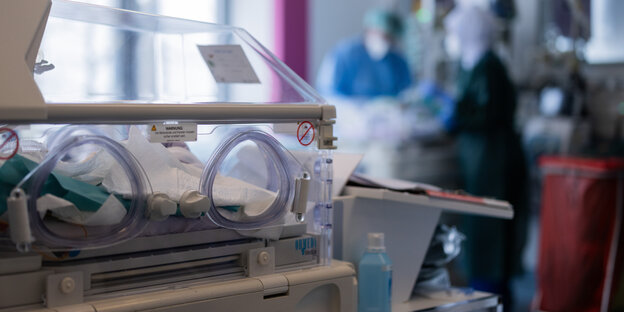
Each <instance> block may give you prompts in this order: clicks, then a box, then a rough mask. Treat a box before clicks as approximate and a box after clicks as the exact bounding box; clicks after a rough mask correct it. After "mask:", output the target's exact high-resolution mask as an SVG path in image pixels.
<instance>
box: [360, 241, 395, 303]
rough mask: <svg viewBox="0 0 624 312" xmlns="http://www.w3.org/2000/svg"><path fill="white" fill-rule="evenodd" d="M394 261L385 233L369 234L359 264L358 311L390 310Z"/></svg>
mask: <svg viewBox="0 0 624 312" xmlns="http://www.w3.org/2000/svg"><path fill="white" fill-rule="evenodd" d="M391 294H392V262H391V261H390V258H389V257H388V254H386V248H385V246H384V235H383V233H369V234H368V248H367V250H366V252H365V253H364V256H362V259H360V263H359V265H358V311H359V312H373V311H374V312H389V311H390V310H391Z"/></svg>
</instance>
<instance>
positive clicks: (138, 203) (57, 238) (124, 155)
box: [17, 135, 148, 249]
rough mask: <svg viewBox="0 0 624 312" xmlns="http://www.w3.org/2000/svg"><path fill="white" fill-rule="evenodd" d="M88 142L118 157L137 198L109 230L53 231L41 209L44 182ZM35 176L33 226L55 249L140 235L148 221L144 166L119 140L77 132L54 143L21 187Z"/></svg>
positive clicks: (31, 209) (30, 207)
mask: <svg viewBox="0 0 624 312" xmlns="http://www.w3.org/2000/svg"><path fill="white" fill-rule="evenodd" d="M85 144H95V145H98V146H100V147H102V148H103V149H104V150H106V151H107V152H109V153H110V154H111V156H113V158H115V159H116V160H117V161H118V162H119V164H120V165H121V167H122V168H123V170H124V171H125V172H126V173H127V175H128V180H129V182H130V186H131V189H132V194H133V195H134V196H133V200H132V203H131V205H130V209H129V210H128V213H127V214H126V216H125V217H124V218H123V219H122V220H121V222H119V223H118V224H116V225H111V226H107V228H108V230H106V231H99V232H100V233H103V234H99V235H91V236H90V237H87V238H67V237H63V236H61V235H58V234H57V233H54V232H53V231H50V229H48V228H47V227H46V225H45V224H44V222H43V220H42V219H41V217H40V216H39V213H38V212H37V198H38V197H39V195H40V194H41V190H42V188H43V185H44V183H45V182H46V180H47V179H48V177H49V175H50V173H52V170H53V169H54V167H55V166H56V164H57V163H58V162H59V160H61V159H62V158H63V157H64V156H65V154H66V153H67V152H68V151H70V150H71V149H72V148H76V147H79V146H82V145H85ZM29 179H32V180H31V183H30V186H29V187H28V194H29V195H30V198H29V199H28V215H29V219H30V221H31V228H32V232H33V234H34V236H35V237H36V239H37V241H39V242H40V243H42V244H44V245H45V246H47V247H49V248H51V249H54V248H59V249H65V248H67V247H71V248H80V249H87V248H93V247H105V246H109V245H113V244H116V243H119V242H122V241H125V240H128V239H131V238H133V237H136V236H137V235H139V234H140V233H141V231H142V230H143V229H144V228H145V226H146V225H147V223H148V221H147V218H146V217H145V216H146V201H147V196H148V195H147V194H148V193H147V191H148V189H147V188H146V184H145V179H144V177H143V175H142V171H141V167H140V166H139V163H138V162H137V161H136V159H135V158H134V156H133V155H132V154H131V153H130V152H129V151H128V150H127V149H125V148H124V147H123V146H122V145H121V144H119V143H117V142H116V141H114V140H112V139H110V138H108V137H104V136H98V135H81V136H73V137H70V138H68V139H66V140H65V141H63V142H61V143H60V144H59V145H57V146H54V148H53V150H52V152H51V153H49V154H48V156H47V157H46V158H45V159H44V160H43V161H42V162H41V163H40V164H39V165H38V166H37V167H36V168H35V169H34V170H32V171H31V172H30V173H29V174H28V175H27V176H26V177H24V178H23V179H22V181H21V182H20V183H19V184H18V185H17V188H19V187H21V186H22V185H23V184H24V183H25V182H26V181H27V180H29Z"/></svg>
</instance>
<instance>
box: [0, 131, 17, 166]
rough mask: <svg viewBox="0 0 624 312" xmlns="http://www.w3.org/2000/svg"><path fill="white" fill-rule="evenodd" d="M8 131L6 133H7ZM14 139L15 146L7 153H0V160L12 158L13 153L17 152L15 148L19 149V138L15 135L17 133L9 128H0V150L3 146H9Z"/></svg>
mask: <svg viewBox="0 0 624 312" xmlns="http://www.w3.org/2000/svg"><path fill="white" fill-rule="evenodd" d="M7 133H8V135H7ZM13 141H15V143H13V144H15V147H14V148H13V149H12V150H11V152H10V153H9V154H5V153H0V159H1V160H7V159H11V158H13V156H15V154H17V150H18V149H19V138H18V137H17V133H16V132H15V131H14V130H13V129H11V128H6V127H3V128H0V151H2V149H4V148H5V146H11V142H13Z"/></svg>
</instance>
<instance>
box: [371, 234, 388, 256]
mask: <svg viewBox="0 0 624 312" xmlns="http://www.w3.org/2000/svg"><path fill="white" fill-rule="evenodd" d="M368 250H369V251H379V252H384V251H386V246H385V244H384V233H368Z"/></svg>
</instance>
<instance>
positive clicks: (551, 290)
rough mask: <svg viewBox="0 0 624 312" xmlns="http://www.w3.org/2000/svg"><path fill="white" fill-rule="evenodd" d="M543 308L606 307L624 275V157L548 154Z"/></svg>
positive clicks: (542, 248)
mask: <svg viewBox="0 0 624 312" xmlns="http://www.w3.org/2000/svg"><path fill="white" fill-rule="evenodd" d="M540 167H541V169H542V173H543V178H544V179H543V189H542V190H543V191H542V208H541V220H540V221H541V231H540V255H539V264H538V276H537V280H538V281H537V282H538V293H537V296H538V297H537V298H538V308H539V309H540V310H542V311H553V312H556V311H606V309H607V308H608V306H609V302H612V301H613V297H614V296H613V295H614V293H615V292H616V291H617V289H616V288H619V287H618V286H619V285H620V279H621V276H622V275H621V269H622V268H621V264H619V263H621V258H622V255H621V254H620V255H619V257H618V250H622V245H623V244H622V243H623V242H622V239H621V238H620V237H621V234H622V230H621V228H622V210H623V209H622V205H623V203H624V159H606V160H603V159H585V158H571V157H543V158H542V159H540Z"/></svg>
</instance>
